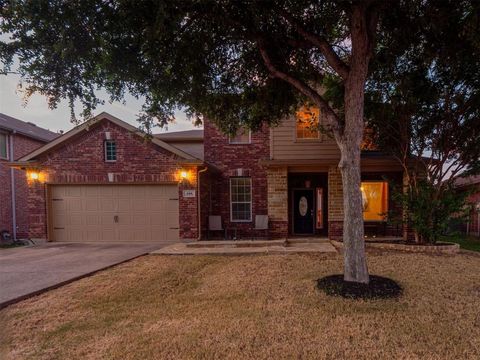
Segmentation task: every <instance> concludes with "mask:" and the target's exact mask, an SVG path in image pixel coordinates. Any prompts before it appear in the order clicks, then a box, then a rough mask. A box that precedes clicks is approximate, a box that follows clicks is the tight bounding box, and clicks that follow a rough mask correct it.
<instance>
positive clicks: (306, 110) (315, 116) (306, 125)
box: [295, 106, 320, 140]
mask: <svg viewBox="0 0 480 360" xmlns="http://www.w3.org/2000/svg"><path fill="white" fill-rule="evenodd" d="M319 118H320V110H319V109H318V108H314V107H306V106H303V107H301V108H300V110H298V111H297V113H296V114H295V119H296V126H295V134H296V138H297V139H299V140H305V139H320V131H319V128H318V124H319Z"/></svg>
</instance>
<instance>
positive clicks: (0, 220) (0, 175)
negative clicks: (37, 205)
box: [0, 134, 44, 238]
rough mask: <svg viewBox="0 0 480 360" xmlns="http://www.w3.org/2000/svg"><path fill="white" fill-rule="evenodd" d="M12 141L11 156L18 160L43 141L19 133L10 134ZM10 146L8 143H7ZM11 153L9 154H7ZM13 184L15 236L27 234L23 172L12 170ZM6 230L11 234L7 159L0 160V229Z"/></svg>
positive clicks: (25, 192) (9, 183) (25, 186)
mask: <svg viewBox="0 0 480 360" xmlns="http://www.w3.org/2000/svg"><path fill="white" fill-rule="evenodd" d="M8 141H13V157H14V159H15V160H18V159H19V158H21V157H22V156H24V155H26V154H28V153H30V152H32V151H33V150H35V149H37V148H39V147H40V146H42V145H43V144H44V143H43V142H41V141H38V140H35V139H32V138H29V137H26V136H23V135H20V134H10V135H9V140H8ZM9 147H10V145H9ZM9 155H11V154H9ZM13 172H14V184H15V203H16V222H17V238H25V237H27V236H28V223H29V219H28V211H27V208H28V187H27V181H26V177H25V172H23V171H21V170H13ZM1 230H8V231H9V232H10V233H11V234H13V216H12V192H11V175H10V167H9V166H8V161H7V160H3V159H2V160H0V231H1Z"/></svg>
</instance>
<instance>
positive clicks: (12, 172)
mask: <svg viewBox="0 0 480 360" xmlns="http://www.w3.org/2000/svg"><path fill="white" fill-rule="evenodd" d="M15 134H16V131H15V130H13V131H12V132H11V133H10V136H9V137H8V140H9V142H8V145H9V154H8V155H9V158H10V162H11V163H12V162H13V161H14V159H15V156H14V153H13V137H14V135H15ZM10 189H11V190H10V191H11V194H12V232H13V240H17V211H16V209H17V203H16V197H17V196H16V193H15V170H14V169H13V167H11V168H10Z"/></svg>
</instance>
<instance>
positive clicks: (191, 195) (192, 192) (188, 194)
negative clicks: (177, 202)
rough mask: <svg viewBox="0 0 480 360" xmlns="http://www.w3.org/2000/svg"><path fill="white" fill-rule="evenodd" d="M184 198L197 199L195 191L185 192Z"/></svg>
mask: <svg viewBox="0 0 480 360" xmlns="http://www.w3.org/2000/svg"><path fill="white" fill-rule="evenodd" d="M183 197H184V198H191V197H195V190H183Z"/></svg>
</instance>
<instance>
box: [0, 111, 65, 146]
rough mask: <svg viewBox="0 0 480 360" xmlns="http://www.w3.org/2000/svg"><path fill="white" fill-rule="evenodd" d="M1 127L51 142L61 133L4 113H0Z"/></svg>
mask: <svg viewBox="0 0 480 360" xmlns="http://www.w3.org/2000/svg"><path fill="white" fill-rule="evenodd" d="M0 129H3V130H7V131H15V132H17V133H19V134H22V135H24V136H28V137H30V138H33V139H37V140H40V141H44V142H49V141H51V140H53V139H55V138H56V137H58V136H60V134H57V133H54V132H53V131H50V130H47V129H44V128H41V127H39V126H37V125H35V124H32V123H29V122H25V121H22V120H19V119H15V118H13V117H11V116H8V115H5V114H2V113H0Z"/></svg>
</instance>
